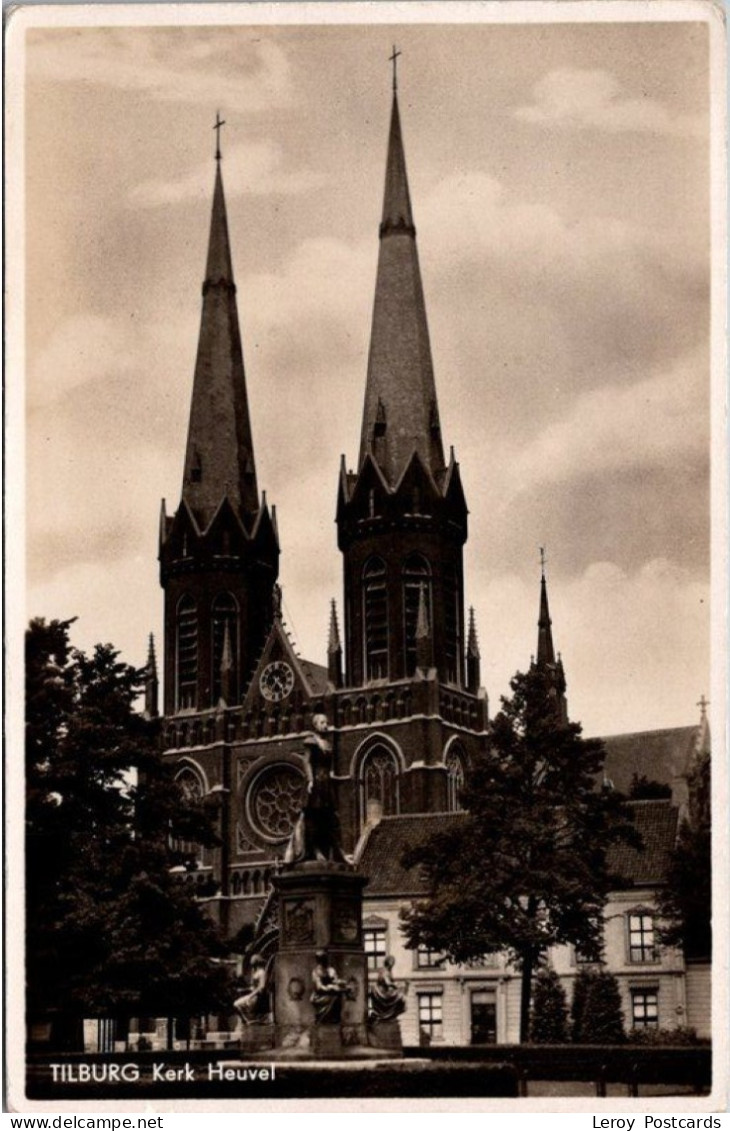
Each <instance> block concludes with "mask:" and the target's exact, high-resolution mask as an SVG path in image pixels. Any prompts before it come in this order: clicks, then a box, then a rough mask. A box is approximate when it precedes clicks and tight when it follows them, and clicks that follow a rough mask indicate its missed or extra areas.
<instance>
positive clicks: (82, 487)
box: [24, 6, 710, 734]
mask: <svg viewBox="0 0 730 1131" xmlns="http://www.w3.org/2000/svg"><path fill="white" fill-rule="evenodd" d="M324 7H325V8H326V6H324ZM100 10H101V11H103V9H100ZM323 19H324V16H323ZM393 43H396V44H397V46H398V49H399V50H400V51H401V52H402V54H401V56H400V58H399V72H398V77H399V100H400V109H401V121H402V126H403V135H404V144H405V151H406V161H407V166H408V175H409V182H410V190H411V198H412V202H413V210H414V218H415V223H416V227H417V233H418V237H417V238H418V247H419V255H420V261H421V271H422V276H423V283H424V290H425V295H426V306H427V312H428V319H429V327H430V334H431V345H432V352H433V358H434V368H435V373H436V384H437V391H438V397H439V405H440V411H441V424H442V433H443V438H444V442H445V444H446V445H447V448H448V445H451V444H453V446H454V449H455V454H456V458H457V460H458V461H459V463H460V468H461V474H462V480H463V484H464V489H465V493H466V498H467V503H468V506H469V509H470V516H469V523H470V532H469V541H468V543H467V547H466V553H465V573H466V580H465V589H466V602H467V605H473V606H474V608H475V612H476V618H477V625H478V630H479V640H480V646H481V654H482V681H483V683H484V684H485V686H486V688H487V691H488V693H489V696H490V703H491V709H492V711H495V710H496V709H498V706H499V697H500V696H501V695H504V694H506V693H508V691H509V680H510V677H511V676H512V675H513V674H514V673H515V671H517V670H524V669H525V668H526V666H527V665H528V664H529V662H530V656H531V654H532V653H533V652H534V651H535V648H536V642H537V623H536V622H537V616H538V598H539V578H540V554H539V547H541V546H544V547H546V556H547V567H546V569H547V576H548V585H549V594H550V607H551V614H552V620H553V633H554V638H555V644H556V647H557V648H558V649H559V650H560V652H561V653H562V657H563V661H564V664H565V670H566V676H567V681H568V701H569V707H570V712H571V717H572V718H573V719H575V720H576V721H581V722H582V723H583V725H584V729H585V731H586V733H588V734H614V733H622V732H626V731H633V730H643V729H654V728H659V727H667V726H682V725H690V724H691V723H693V722H695V721H696V719H697V718H698V717H699V711H698V708H697V707H696V703H697V701H698V699H699V697H700V695H701V694H703V693H705V694H707V693H708V692H709V689H710V674H709V673H710V655H709V632H710V603H709V596H710V571H709V563H710V540H709V538H710V531H709V514H710V498H709V471H710V412H709V403H710V367H709V326H710V321H709V313H710V259H709V252H710V215H709V202H710V193H709V145H708V120H709V119H708V107H709V72H708V29H707V26H706V25H705V24H703V23H701V22H686V23H661V22H655V23H631V24H629V23H626V24H622V23H612V24H605V23H604V24H591V23H562V24H549V23H530V24H519V23H511V24H509V25H504V24H491V23H475V24H469V25H450V24H440V25H427V24H419V23H417V22H416V23H408V24H397V23H396V24H390V25H388V26H381V25H375V24H372V23H371V24H367V23H362V24H359V25H356V26H334V25H327V24H325V23H324V22H322V23H314V24H309V25H299V26H297V25H296V24H295V23H290V24H288V25H287V26H275V25H269V26H266V25H262V24H258V25H249V26H246V25H244V24H240V25H227V26H213V25H211V26H192V27H191V26H185V27H175V26H169V27H142V26H128V27H76V26H75V27H67V28H42V27H40V28H31V29H29V30H28V31H27V39H26V45H25V46H26V58H25V62H26V84H25V111H26V119H25V162H26V163H25V170H24V171H25V189H26V198H25V246H26V260H25V270H26V292H25V314H26V319H25V357H26V374H25V380H26V410H27V413H26V429H27V431H26V487H27V498H26V524H27V593H26V611H27V615H28V616H29V617H30V616H45V617H47V618H51V617H59V618H66V617H69V616H77V617H78V620H77V622H76V624H75V625H74V628H73V640H74V642H75V643H76V644H77V645H78V646H80V647H83V648H89V647H91V646H92V645H93V644H94V643H95V642H97V641H111V642H112V643H114V644H115V645H116V647H118V648H119V649H120V650H121V652H122V655H123V657H124V658H125V659H127V660H128V661H129V662H131V663H134V664H140V665H141V664H142V663H143V662H144V660H145V657H146V649H147V635H148V633H149V632H150V631H153V632H154V633H155V635H156V637H157V639H158V641H160V640H161V635H160V634H161V625H162V609H163V604H162V591H161V589H160V588H159V581H158V567H157V561H156V558H157V535H158V517H159V507H160V500H161V498H163V497H164V498H165V499H166V500H167V508H168V513H171V512H172V511H173V510H174V509H176V507H177V505H178V503H179V500H180V491H181V485H182V470H183V460H184V454H185V438H186V427H187V415H188V411H189V404H190V395H191V391H192V378H193V368H194V363H195V354H196V347H197V335H198V329H199V320H200V308H201V294H200V288H201V284H202V280H203V274H204V269H205V257H206V245H207V237H208V228H209V221H210V207H211V202H212V190H213V180H214V173H215V167H214V160H213V155H214V149H215V134H214V132H213V129H212V127H213V123H214V121H215V116H216V112H217V111H220V113H221V116H222V117H223V118H224V119H225V122H226V125H225V126H224V128H223V130H222V137H221V143H222V149H223V178H224V186H225V193H226V199H227V204H228V221H229V230H230V236H231V244H232V252H233V264H234V271H235V276H236V283H237V288H238V304H239V316H240V320H241V325H242V334H243V346H244V361H245V366H246V374H247V386H248V394H249V402H250V411H251V420H252V428H253V435H254V446H255V456H256V465H257V472H258V481H259V486H260V487H261V488H263V489H265V490H266V494H267V499H268V502H269V504H275V505H276V509H277V516H278V523H279V532H280V538H281V547H282V557H281V573H280V580H281V582H282V585H283V591H284V614H285V619H286V622H287V625H288V627H289V629H290V631H291V632H292V635H293V637H294V639H295V642H296V644H297V647H298V650H299V651H300V652H301V654H302V655H304V656H305V657H307V658H308V659H311V660H315V661H317V662H324V661H325V658H326V657H325V651H326V640H327V626H328V612H329V601H330V598H331V597H336V598H337V599H338V602H339V601H340V596H341V591H342V573H341V562H340V556H339V553H338V550H337V545H336V528H335V525H334V514H335V502H336V491H337V483H338V468H339V461H340V455H341V453H344V454H345V455H346V458H347V462H348V466H352V465H353V464H354V463H355V461H356V459H357V454H358V443H359V432H360V423H361V413H362V404H363V398H364V391H365V374H366V364H367V350H368V340H369V331H370V318H371V311H372V301H373V290H374V282H375V270H376V263H377V252H378V222H379V219H380V209H381V206H382V192H383V181H384V173H385V155H386V142H387V134H388V124H389V115H390V101H391V92H390V82H391V70H390V63H389V61H388V56H389V54H390V53H391V50H392V44H393ZM158 651H159V649H158Z"/></svg>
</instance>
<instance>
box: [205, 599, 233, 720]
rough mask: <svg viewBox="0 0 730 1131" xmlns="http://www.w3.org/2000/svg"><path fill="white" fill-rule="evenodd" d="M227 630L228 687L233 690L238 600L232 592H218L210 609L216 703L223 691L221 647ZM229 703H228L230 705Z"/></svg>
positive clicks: (214, 697)
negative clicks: (228, 657) (228, 651)
mask: <svg viewBox="0 0 730 1131" xmlns="http://www.w3.org/2000/svg"><path fill="white" fill-rule="evenodd" d="M226 629H227V630H228V646H229V650H230V664H231V667H230V675H229V682H230V687H231V689H232V691H233V690H235V687H236V682H237V680H236V675H237V668H238V664H237V660H238V602H237V601H236V598H235V597H234V596H233V594H232V593H219V594H218V596H217V597H216V598H215V600H214V601H213V607H212V609H211V632H212V634H213V641H212V643H213V647H212V655H213V672H212V677H213V678H212V680H211V683H212V687H213V703H214V704H215V703H217V702H218V700H219V699H220V697H221V694H222V692H223V679H222V669H221V664H222V661H223V647H224V644H225V638H226ZM230 705H231V704H229V706H230Z"/></svg>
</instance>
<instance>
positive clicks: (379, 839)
mask: <svg viewBox="0 0 730 1131" xmlns="http://www.w3.org/2000/svg"><path fill="white" fill-rule="evenodd" d="M630 805H631V809H632V811H633V813H634V817H635V821H636V828H637V829H638V831H639V833H640V834H641V837H642V840H643V843H644V847H643V849H641V850H639V849H636V848H633V847H631V846H629V845H625V844H617V845H614V846H613V848H612V849H611V851H610V853H609V860H608V863H609V867H610V869H611V871H612V872H615V873H617V874H621V875H622V876H623V877H624V878H625V880H626V882H627V886H630V885H639V884H648V883H658V882H660V881H661V878H662V876H663V875H664V872H665V870H666V866H667V862H668V856H669V853H670V852H671V850H672V848H673V846H674V838H675V835H676V830H677V810H676V808H675V807H674V806H673V805H672V803H671V802H670V801H668V800H667V801H632V802H630ZM464 817H465V814H463V813H433V814H431V813H422V814H417V815H414V816H403V817H384V818H383V819H382V820H381V821H380V823H379V824H378V825H377V826H376V827H375V828H374V829H372V831H371V832H370V835H369V837H368V840H367V843H366V845H365V848H364V851H363V854H362V857H361V859H360V862H359V865H358V867H359V869H360V871H362V872H364V874H365V875H366V876H368V877H369V883H368V886H367V887H366V889H365V895H366V897H368V896H375V895H392V896H416V895H423V894H425V887H424V884H423V880H422V878H421V876H420V874H419V869H418V867H414V868H408V869H407V868H404V867H403V863H402V860H403V854H404V853H405V852H406V851H407V850H408V849H411V848H415V847H417V846H418V845H419V844H424V843H425V842H426V841H427V840H428V839H429V838H430V837H432V836H434V834H436V833H442V832H447V831H449V830H451V829H453V828H454V825H455V823H456V822H459V821H463V820H464Z"/></svg>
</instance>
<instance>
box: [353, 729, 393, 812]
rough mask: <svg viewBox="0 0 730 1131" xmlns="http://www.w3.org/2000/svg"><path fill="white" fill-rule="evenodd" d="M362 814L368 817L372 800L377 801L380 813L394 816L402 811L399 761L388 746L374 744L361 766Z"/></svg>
mask: <svg viewBox="0 0 730 1131" xmlns="http://www.w3.org/2000/svg"><path fill="white" fill-rule="evenodd" d="M360 785H361V791H362V816H363V820H364V821H366V820H367V819H368V812H369V810H370V807H371V803H372V802H377V804H378V808H379V812H380V815H381V816H383V817H392V816H394V815H395V814H397V813H398V812H399V811H400V791H399V781H398V761H397V758H396V756H395V754H394V753H393V751H392V750H389V749H388V747H387V746H373V747H372V748H371V749H370V750H368V752H367V754H366V755H365V757H364V758H363V761H362V765H361V767H360Z"/></svg>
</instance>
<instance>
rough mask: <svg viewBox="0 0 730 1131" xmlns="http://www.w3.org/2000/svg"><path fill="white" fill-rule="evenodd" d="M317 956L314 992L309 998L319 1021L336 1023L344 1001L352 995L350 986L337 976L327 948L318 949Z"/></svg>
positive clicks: (340, 1014) (314, 972)
mask: <svg viewBox="0 0 730 1131" xmlns="http://www.w3.org/2000/svg"><path fill="white" fill-rule="evenodd" d="M315 958H316V959H317V965H316V966H315V967H314V970H313V971H312V994H311V996H310V999H309V1000H310V1001H311V1003H312V1005H313V1006H314V1016H315V1019H316V1021H317V1023H318V1024H319V1025H323V1024H324V1025H326V1024H333V1025H334V1024H337V1023H338V1022H339V1020H340V1017H341V1016H342V1002H343V999H344V998H346V997H349V996H350V987H349V986H348V984H347V982H344V981H343V980H342V978H339V977H338V976H337V971H336V970H335V968H334V966H331V965H330V962H329V958H328V955H327V951H326V950H318V951H317V953H316V955H315Z"/></svg>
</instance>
